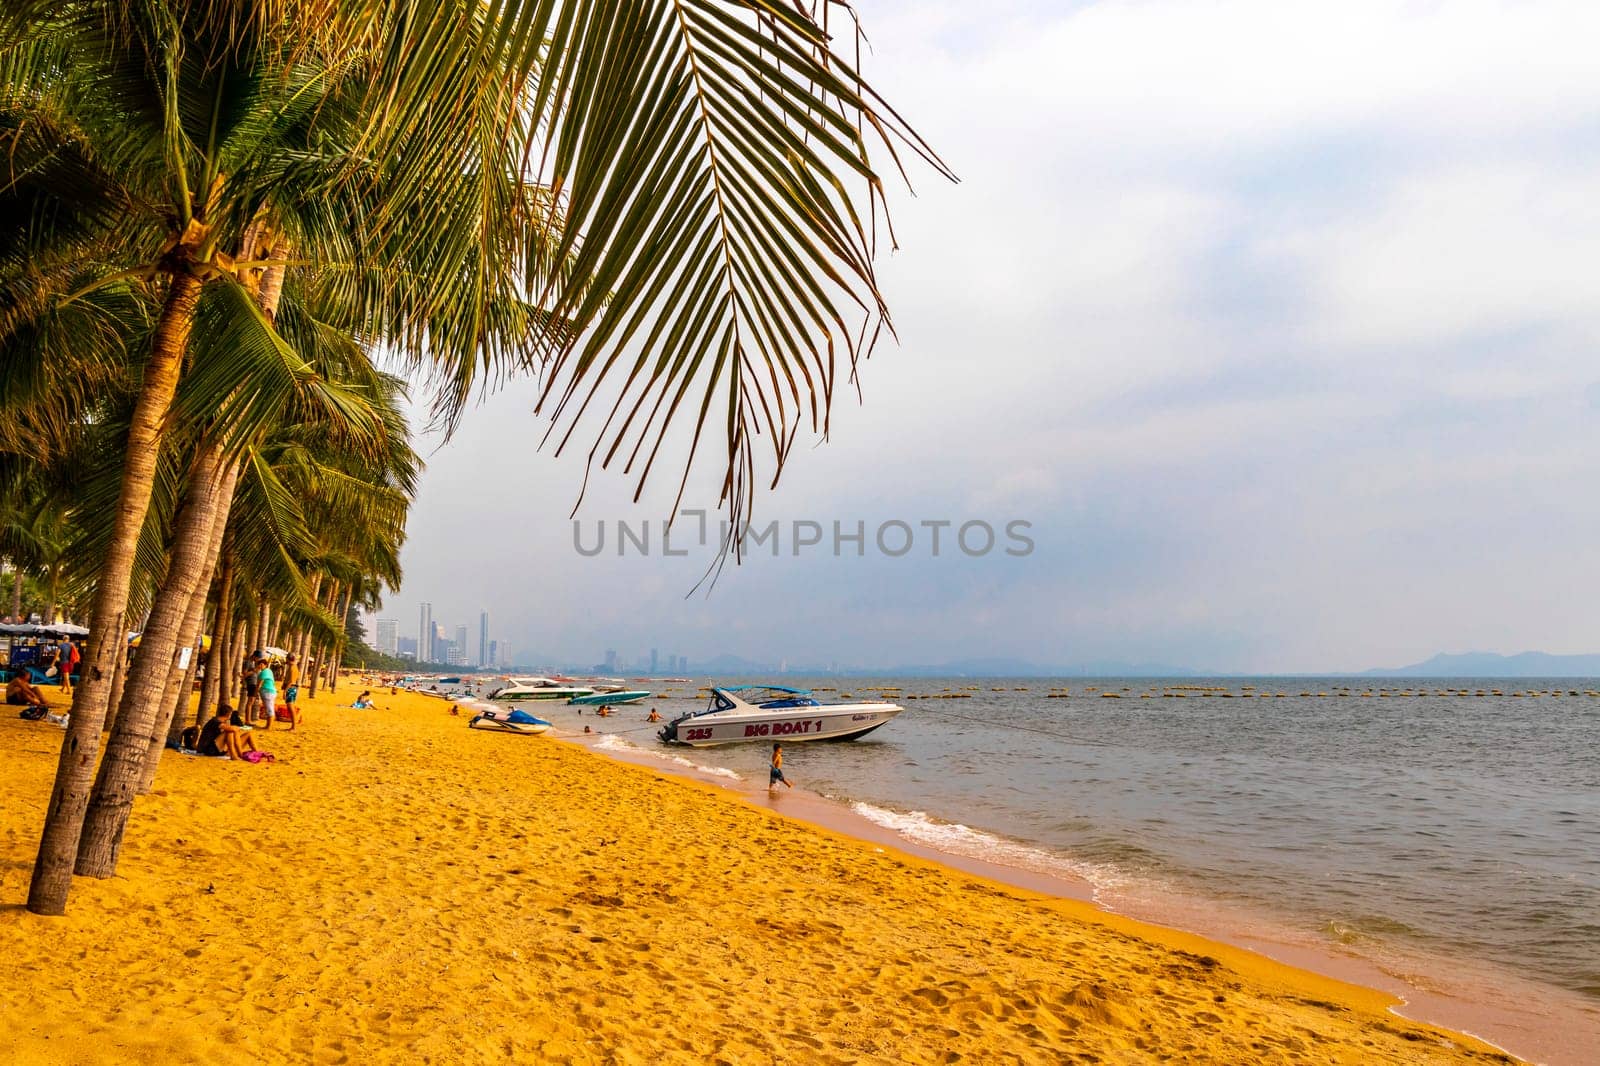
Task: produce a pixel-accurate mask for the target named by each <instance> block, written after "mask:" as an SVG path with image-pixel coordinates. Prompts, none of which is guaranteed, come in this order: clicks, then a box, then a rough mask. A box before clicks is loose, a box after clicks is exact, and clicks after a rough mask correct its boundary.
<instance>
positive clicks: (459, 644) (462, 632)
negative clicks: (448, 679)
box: [454, 626, 467, 666]
mask: <svg viewBox="0 0 1600 1066" xmlns="http://www.w3.org/2000/svg"><path fill="white" fill-rule="evenodd" d="M454 643H455V646H456V654H457V655H459V656H461V658H462V660H463V662H464V661H465V660H466V656H467V627H466V626H456V639H455V641H454ZM455 665H457V666H460V665H462V664H461V663H456V664H455Z"/></svg>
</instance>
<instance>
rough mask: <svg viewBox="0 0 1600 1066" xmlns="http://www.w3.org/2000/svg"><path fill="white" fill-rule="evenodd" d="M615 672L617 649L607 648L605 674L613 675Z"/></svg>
mask: <svg viewBox="0 0 1600 1066" xmlns="http://www.w3.org/2000/svg"><path fill="white" fill-rule="evenodd" d="M616 672H617V649H615V648H607V649H606V673H608V674H614V673H616Z"/></svg>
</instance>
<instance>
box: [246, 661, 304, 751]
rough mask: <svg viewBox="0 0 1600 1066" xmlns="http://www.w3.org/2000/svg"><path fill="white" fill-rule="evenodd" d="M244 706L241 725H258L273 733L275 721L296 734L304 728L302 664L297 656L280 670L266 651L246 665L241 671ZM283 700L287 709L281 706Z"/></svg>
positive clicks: (285, 663) (280, 666) (283, 663)
mask: <svg viewBox="0 0 1600 1066" xmlns="http://www.w3.org/2000/svg"><path fill="white" fill-rule="evenodd" d="M240 679H241V681H242V682H243V685H242V687H241V691H242V692H243V693H244V703H243V705H242V706H241V707H240V708H239V716H240V719H241V721H240V724H241V725H254V724H255V723H256V722H258V721H264V722H265V723H266V725H265V728H267V729H271V728H272V723H273V722H274V721H285V722H288V723H289V729H290V730H291V731H292V730H294V729H296V728H298V727H299V725H300V707H299V704H298V702H297V701H298V700H299V698H300V664H299V663H298V662H297V661H296V657H295V655H294V653H293V652H290V653H289V657H288V658H287V659H285V660H284V661H283V662H282V663H280V664H279V665H278V666H277V667H276V668H274V667H273V665H272V660H271V658H269V657H268V655H267V653H266V652H264V651H257V652H256V653H255V654H254V655H252V656H250V658H249V659H248V660H247V661H246V662H245V665H244V669H243V670H242V671H240ZM279 696H282V697H283V706H282V707H279V706H278V698H279Z"/></svg>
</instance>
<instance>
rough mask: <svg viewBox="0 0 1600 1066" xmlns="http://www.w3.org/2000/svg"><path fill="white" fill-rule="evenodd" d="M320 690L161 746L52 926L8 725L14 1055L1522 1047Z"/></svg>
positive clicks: (1308, 976)
mask: <svg viewBox="0 0 1600 1066" xmlns="http://www.w3.org/2000/svg"><path fill="white" fill-rule="evenodd" d="M356 686H357V683H356V682H354V681H347V682H345V683H344V685H342V686H341V689H340V692H339V696H340V697H342V698H343V699H345V700H348V699H349V698H350V697H351V696H353V695H354V694H355V693H356V692H358V691H360V689H359V688H358V687H356ZM332 702H333V701H332V700H331V699H329V698H327V697H326V696H324V697H322V698H319V700H318V701H316V702H315V703H314V704H312V705H311V706H310V707H309V708H308V713H307V725H306V728H305V729H304V730H302V731H300V732H296V733H285V732H283V731H281V730H273V731H271V732H270V733H266V734H264V735H262V737H261V743H262V746H263V748H265V749H266V750H268V751H271V752H273V753H274V754H276V755H277V756H278V761H277V762H276V763H275V764H271V765H266V764H262V765H248V764H235V763H229V762H226V761H216V760H203V759H195V758H186V757H174V756H172V755H171V754H170V753H169V755H168V758H167V759H166V760H165V761H164V763H163V767H162V772H161V776H160V778H159V780H158V783H157V789H156V792H155V794H153V795H152V796H149V797H146V798H145V799H144V800H142V801H141V802H140V804H139V806H138V808H137V809H136V810H135V813H134V818H133V822H132V823H131V825H130V829H129V835H128V839H127V842H126V845H125V847H124V849H123V855H122V861H121V868H120V870H119V875H118V876H117V877H115V878H112V879H109V880H106V881H93V880H80V881H78V882H77V884H76V886H75V888H74V895H73V900H72V907H71V911H70V913H69V915H68V916H67V917H65V918H39V917H36V916H33V915H29V914H27V913H26V912H25V911H23V910H22V907H21V901H22V900H23V899H24V898H25V895H26V885H27V878H28V874H29V870H30V868H31V864H32V859H33V853H34V848H35V846H36V844H37V840H38V832H39V826H40V820H41V817H42V810H43V805H44V801H45V796H46V794H47V792H48V788H49V781H50V776H51V774H52V773H53V771H54V767H55V759H56V754H57V752H58V750H59V747H60V739H61V732H60V730H59V729H57V728H55V727H53V726H50V725H48V724H45V723H31V722H24V721H21V720H20V719H16V718H6V719H3V720H0V780H3V781H5V782H6V803H5V804H4V805H3V806H0V904H3V906H0V981H3V982H4V986H5V987H7V988H8V989H11V990H13V995H12V996H11V997H10V998H11V1001H12V1003H13V1008H12V1009H10V1010H7V1011H5V1012H4V1013H3V1015H0V1058H4V1059H7V1060H10V1061H19V1062H63V1063H75V1062H106V1061H128V1060H132V1059H154V1060H155V1061H162V1062H168V1061H177V1062H280V1061H297V1062H298V1061H312V1062H344V1061H356V1062H391V1061H392V1062H478V1061H488V1060H491V1059H499V1060H504V1059H506V1058H508V1057H509V1058H510V1059H512V1060H514V1061H516V1060H521V1061H546V1062H620V1063H646V1062H662V1061H666V1062H726V1063H771V1062H792V1063H835V1062H836V1063H850V1062H883V1063H891V1062H910V1063H933V1062H962V1061H965V1062H981V1063H991V1062H1018V1063H1031V1062H1075V1061H1076V1062H1144V1061H1152V1062H1153V1061H1161V1060H1163V1059H1173V1060H1181V1061H1211V1062H1230V1063H1233V1062H1243V1061H1251V1062H1307V1063H1312V1062H1318V1063H1320V1062H1350V1063H1357V1062H1363V1063H1364V1062H1375V1061H1391V1062H1487V1061H1505V1057H1504V1056H1503V1055H1501V1054H1499V1053H1498V1052H1496V1051H1494V1050H1493V1049H1491V1048H1489V1047H1487V1046H1485V1045H1483V1044H1480V1043H1478V1042H1476V1041H1474V1040H1472V1039H1470V1038H1466V1037H1461V1036H1456V1035H1454V1034H1452V1033H1450V1032H1448V1031H1446V1030H1442V1029H1438V1028H1434V1027H1432V1026H1429V1025H1425V1024H1420V1023H1416V1022H1412V1021H1409V1020H1406V1019H1403V1018H1400V1017H1397V1016H1396V1015H1394V1014H1392V1013H1390V1011H1389V1008H1390V1007H1391V1006H1393V1005H1394V1003H1395V1000H1394V999H1393V998H1392V997H1390V996H1388V995H1386V994H1384V993H1382V992H1379V991H1375V990H1372V989H1368V988H1363V987H1360V986H1358V985H1354V984H1350V983H1346V982H1342V981H1339V980H1336V979H1333V978H1330V977H1325V976H1320V975H1316V974H1312V973H1309V972H1307V971H1304V970H1300V969H1296V968H1293V967H1289V966H1286V965H1282V964H1280V963H1277V962H1273V961H1271V960H1269V959H1267V958H1265V957H1263V956H1261V955H1259V954H1255V953H1252V952H1248V951H1244V950H1241V949H1239V948H1236V947H1233V946H1230V945H1225V944H1221V943H1217V942H1214V941H1209V940H1205V939H1203V938H1201V937H1198V936H1192V935H1189V934H1185V933H1180V932H1175V931H1172V930H1169V929H1164V928H1160V927H1157V926H1153V925H1146V924H1142V923H1139V922H1136V921H1133V920H1130V919H1127V918H1124V917H1121V916H1118V915H1113V914H1107V913H1105V912H1104V911H1101V910H1099V909H1097V908H1095V907H1094V906H1092V905H1090V904H1088V903H1085V902H1083V901H1081V900H1072V899H1061V898H1056V897H1055V896H1053V895H1051V894H1047V893H1046V892H1039V891H1030V890H1028V889H1026V888H1022V887H1018V886H1013V885H1007V884H1003V883H1000V882H998V881H996V880H993V879H991V878H988V877H982V876H978V875H976V874H974V873H972V872H968V871H965V870H960V869H956V868H954V867H952V866H949V865H945V864H941V863H937V862H934V861H930V860H929V859H928V858H927V857H925V856H922V855H917V854H912V853H911V851H910V850H909V849H905V848H903V847H890V846H888V844H887V843H886V842H883V841H873V840H861V839H856V838H854V837H852V836H847V835H845V834H843V833H841V832H838V831H835V830H834V829H830V828H827V827H826V826H813V825H809V824H802V823H800V822H797V821H795V820H792V819H791V818H788V817H783V816H780V815H779V814H777V813H774V811H773V810H770V809H766V808H765V807H764V803H765V801H764V800H763V799H761V798H759V797H758V798H757V802H755V803H752V802H746V801H744V800H743V799H741V798H740V797H738V796H737V795H735V794H732V793H730V792H728V791H726V790H722V789H717V788H713V787H711V786H708V785H704V784H700V783H697V782H694V781H689V780H684V779H681V778H676V777H672V776H669V775H668V774H666V773H665V772H662V771H658V770H654V769H650V768H642V767H638V766H634V765H627V764H623V763H620V762H615V761H612V760H603V759H596V758H593V757H592V756H591V755H589V754H588V753H586V752H582V751H578V750H575V749H574V747H573V746H572V745H568V744H560V743H552V742H551V739H550V738H548V737H528V736H513V735H506V734H496V733H488V732H479V731H474V730H469V729H467V728H466V720H465V718H452V717H450V716H449V714H448V704H447V703H445V702H444V701H440V700H437V699H432V698H428V697H424V696H421V695H414V694H405V695H401V696H397V697H395V696H380V697H379V700H378V702H379V705H380V706H381V707H382V708H383V710H379V711H356V710H352V709H349V708H335V707H333V706H332V705H331V704H332ZM791 800H801V797H799V796H785V797H783V798H782V800H781V801H779V802H775V803H774V806H775V807H777V808H778V809H779V810H780V811H782V812H783V813H784V814H788V813H808V812H810V803H809V801H805V802H803V803H793V804H791V803H790V801H791ZM815 802H816V804H817V805H819V806H821V805H823V804H822V801H820V800H816V801H815ZM802 806H804V807H805V810H801V808H802ZM812 813H814V812H812ZM1041 887H1044V886H1041Z"/></svg>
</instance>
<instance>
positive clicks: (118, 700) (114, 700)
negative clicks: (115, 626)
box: [106, 631, 128, 729]
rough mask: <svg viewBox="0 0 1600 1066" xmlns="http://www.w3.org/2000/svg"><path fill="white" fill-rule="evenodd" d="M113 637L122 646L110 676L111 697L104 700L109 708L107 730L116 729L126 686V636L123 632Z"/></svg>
mask: <svg viewBox="0 0 1600 1066" xmlns="http://www.w3.org/2000/svg"><path fill="white" fill-rule="evenodd" d="M114 636H115V638H116V640H117V642H118V643H119V644H121V645H122V652H121V654H119V655H118V656H117V668H116V670H115V671H114V672H113V673H112V675H111V695H110V696H109V697H108V699H107V700H106V706H107V707H108V708H109V710H108V711H107V713H106V728H107V729H115V728H116V725H117V723H116V719H117V716H118V715H119V714H120V713H121V712H122V691H123V689H125V688H126V687H127V685H128V634H127V632H126V631H124V632H121V633H116V634H114Z"/></svg>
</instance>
